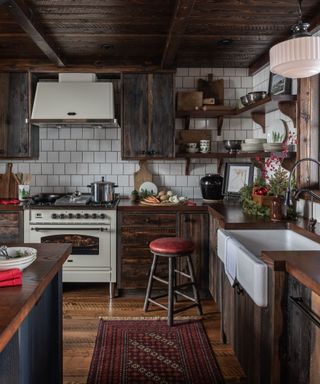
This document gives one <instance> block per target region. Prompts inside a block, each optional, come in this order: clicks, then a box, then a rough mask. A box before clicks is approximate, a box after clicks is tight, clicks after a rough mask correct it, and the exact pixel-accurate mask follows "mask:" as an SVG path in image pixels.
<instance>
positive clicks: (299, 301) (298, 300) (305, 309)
mask: <svg viewBox="0 0 320 384" xmlns="http://www.w3.org/2000/svg"><path fill="white" fill-rule="evenodd" d="M290 300H291V301H292V302H293V304H295V305H296V306H297V307H298V308H299V309H300V310H301V312H302V313H303V314H304V315H306V316H307V318H308V319H309V320H311V321H312V322H313V324H315V325H316V326H317V327H318V328H320V317H319V316H318V315H317V314H315V313H314V312H313V310H312V309H311V308H310V307H309V306H308V305H306V304H305V303H304V302H303V298H302V297H293V296H290Z"/></svg>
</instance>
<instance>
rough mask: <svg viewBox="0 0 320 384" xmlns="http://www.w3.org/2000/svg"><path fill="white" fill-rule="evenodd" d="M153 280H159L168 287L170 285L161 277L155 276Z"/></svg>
mask: <svg viewBox="0 0 320 384" xmlns="http://www.w3.org/2000/svg"><path fill="white" fill-rule="evenodd" d="M152 278H153V279H155V280H157V281H159V282H160V283H162V284H166V285H168V282H167V280H164V279H162V278H161V277H159V276H155V275H153V276H152Z"/></svg>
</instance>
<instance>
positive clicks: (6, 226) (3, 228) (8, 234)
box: [0, 210, 23, 244]
mask: <svg viewBox="0 0 320 384" xmlns="http://www.w3.org/2000/svg"><path fill="white" fill-rule="evenodd" d="M0 241H1V242H2V243H6V244H8V243H18V242H23V211H7V210H6V211H1V210H0Z"/></svg>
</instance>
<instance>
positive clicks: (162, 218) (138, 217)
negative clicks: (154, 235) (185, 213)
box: [122, 213, 176, 228]
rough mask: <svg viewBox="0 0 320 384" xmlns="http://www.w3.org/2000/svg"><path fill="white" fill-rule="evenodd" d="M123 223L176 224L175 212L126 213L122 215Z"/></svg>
mask: <svg viewBox="0 0 320 384" xmlns="http://www.w3.org/2000/svg"><path fill="white" fill-rule="evenodd" d="M122 224H123V225H148V226H149V225H166V226H171V227H174V228H175V226H176V214H175V213H173V214H154V213H150V214H148V215H146V214H132V215H130V214H126V215H123V217H122Z"/></svg>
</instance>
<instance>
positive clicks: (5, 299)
mask: <svg viewBox="0 0 320 384" xmlns="http://www.w3.org/2000/svg"><path fill="white" fill-rule="evenodd" d="M21 245H23V246H30V247H33V248H36V249H37V250H38V254H37V259H36V260H35V261H34V262H33V263H32V264H31V265H30V266H29V267H28V268H26V269H25V270H24V271H23V284H22V286H17V287H2V288H0V313H1V314H0V352H1V351H2V350H3V349H4V348H5V346H6V345H7V343H8V342H9V341H10V339H11V338H12V336H13V335H14V334H15V332H16V331H17V330H18V329H19V327H20V325H21V323H22V322H23V320H24V319H25V318H26V317H27V316H28V314H29V313H30V311H31V310H32V308H33V307H34V305H35V304H36V302H37V301H38V300H39V298H40V297H41V295H42V294H43V292H44V291H45V289H46V288H47V286H48V285H49V284H50V282H51V280H52V279H53V278H54V276H55V275H56V274H57V273H58V272H59V270H60V269H61V268H62V264H63V263H64V262H65V261H66V259H67V257H68V256H69V254H70V252H71V245H70V244H34V243H32V244H21Z"/></svg>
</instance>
